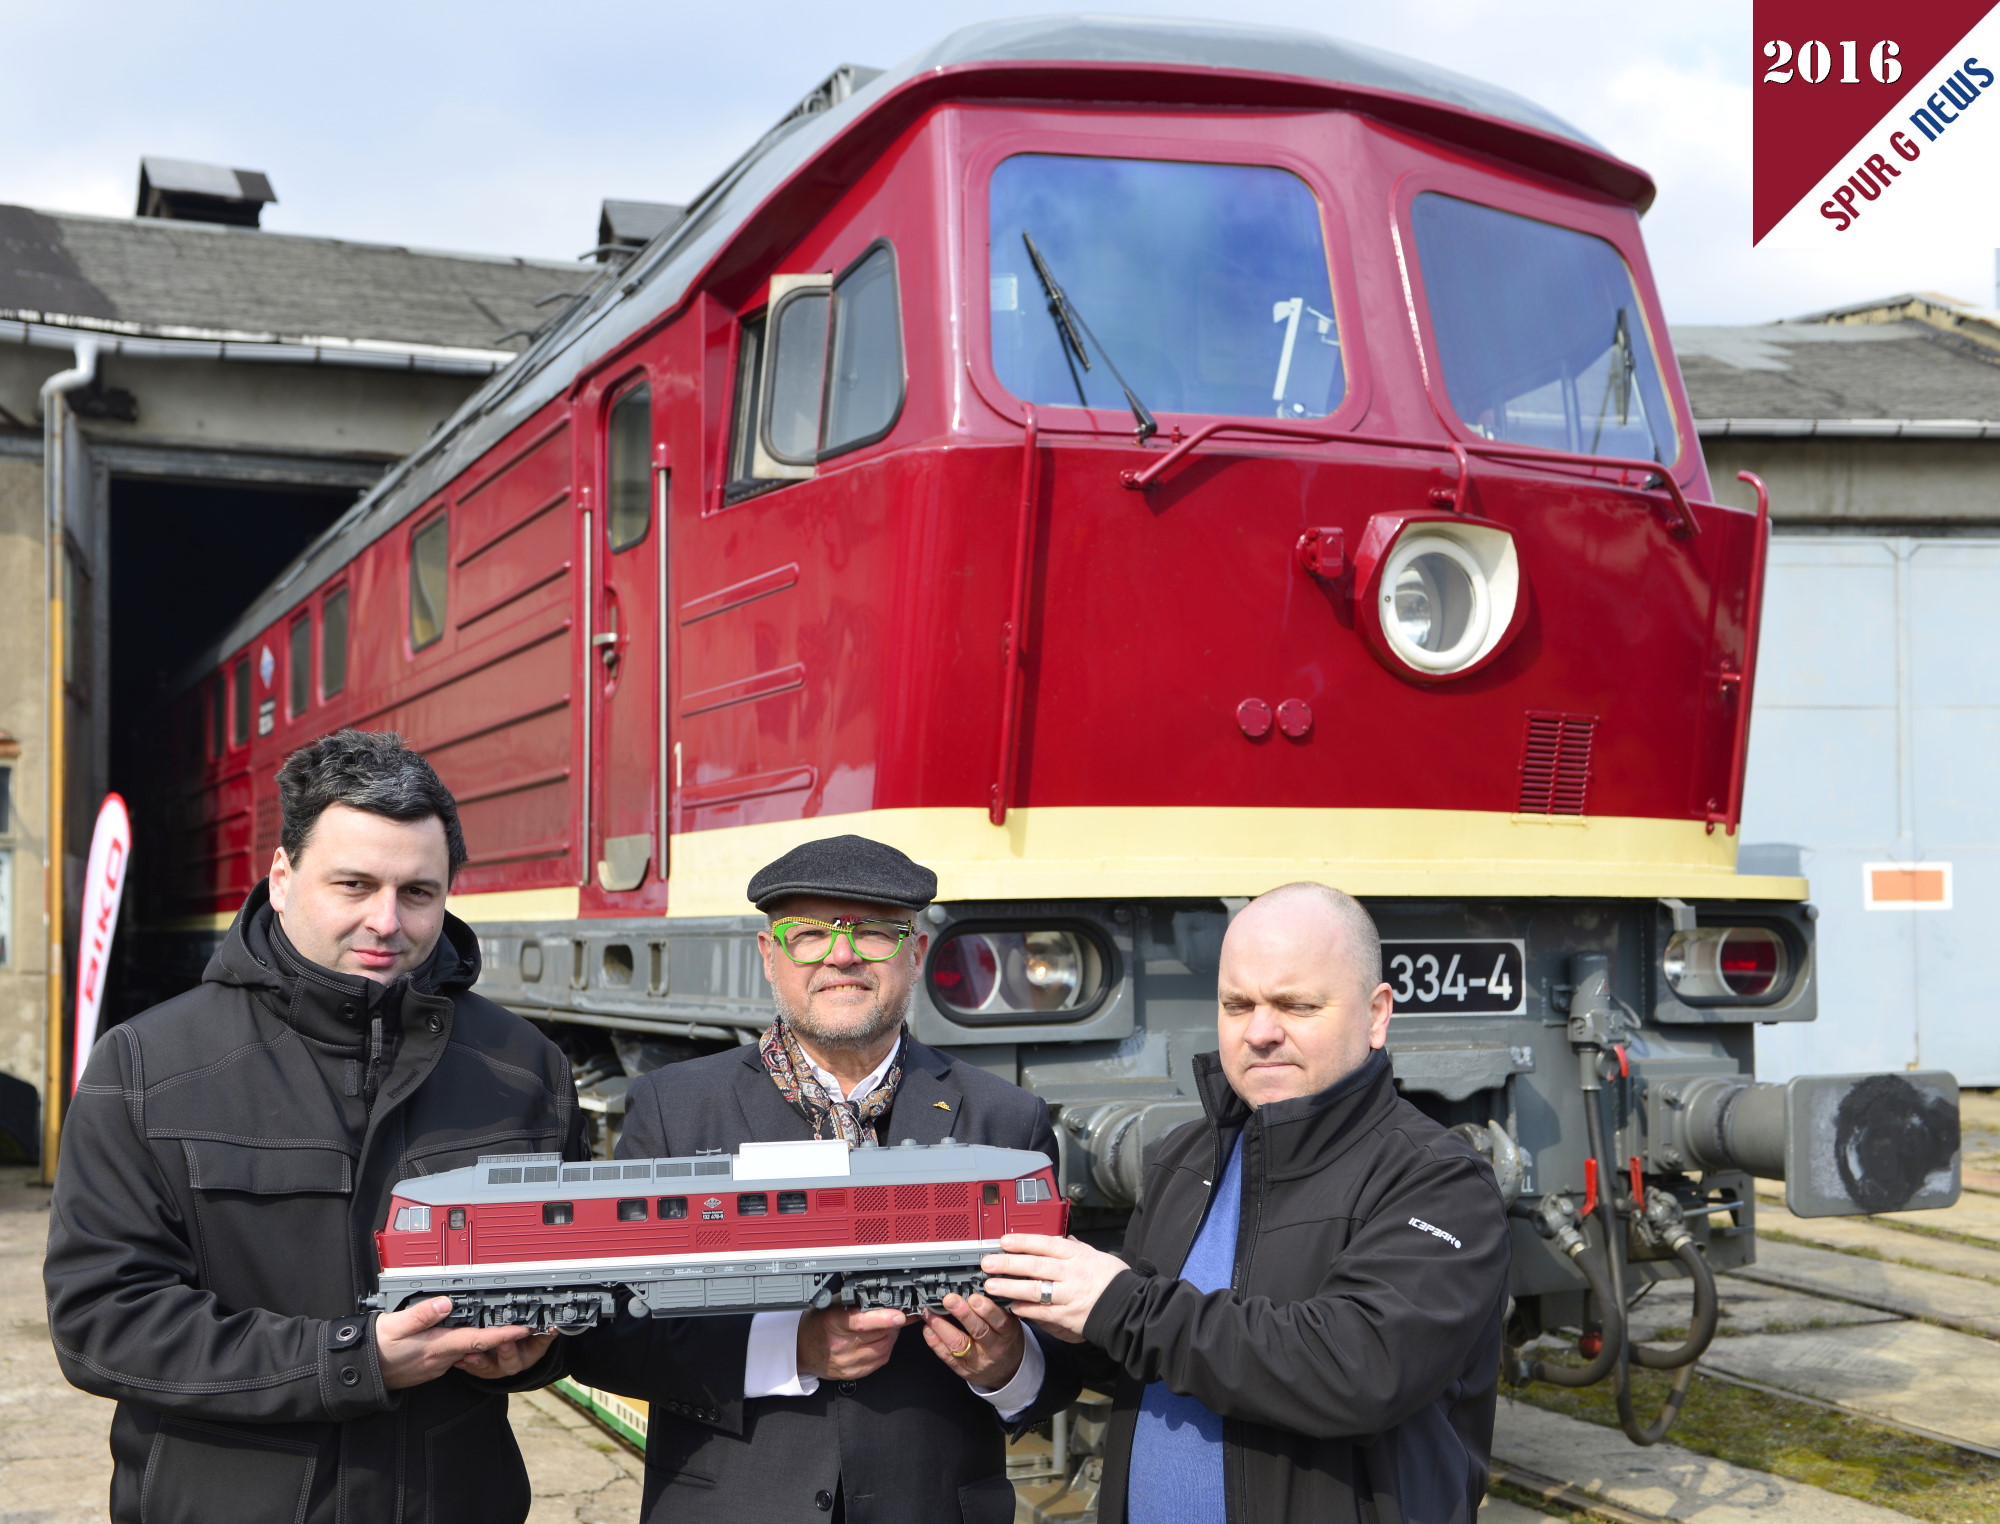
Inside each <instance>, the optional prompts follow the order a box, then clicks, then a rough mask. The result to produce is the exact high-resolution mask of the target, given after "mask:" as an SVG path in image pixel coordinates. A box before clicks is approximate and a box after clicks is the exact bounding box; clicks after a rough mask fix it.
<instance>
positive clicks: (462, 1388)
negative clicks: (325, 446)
mask: <svg viewBox="0 0 2000 1524" xmlns="http://www.w3.org/2000/svg"><path fill="white" fill-rule="evenodd" d="M278 794H279V801H280V804H281V807H282V810H283V827H282V832H281V835H280V838H279V840H280V843H281V844H280V846H279V848H278V850H277V853H276V854H275V856H274V857H273V859H272V862H271V872H270V877H269V878H268V879H267V880H265V881H264V882H263V883H260V884H258V885H257V887H256V888H255V889H253V890H252V891H251V893H250V897H249V899H248V900H247V901H246V902H245V903H244V906H243V908H242V910H241V911H240V912H238V914H237V917H236V922H235V924H234V925H233V926H232V927H231V928H230V930H229V934H228V936H227V937H226V938H225V940H224V941H223V944H222V947H221V948H220V950H218V951H217V953H216V954H215V956H214V958H212V959H211V960H210V962H209V965H208V969H207V971H206V972H205V973H204V975H203V976H202V983H201V984H200V986H199V987H197V988H196V989H193V990H191V991H189V992H188V993H187V994H185V995H182V996H180V997H178V998H177V999H174V1000H170V1001H168V1002H166V1003H165V1004H164V1005H160V1006H156V1007H155V1008H154V1009H152V1010H150V1011H147V1012H145V1013H144V1014H142V1015H140V1016H137V1017H135V1018H133V1019H132V1020H131V1021H129V1022H126V1023H125V1024H123V1025H122V1026H116V1027H113V1028H112V1029H111V1030H110V1031H109V1032H108V1033H106V1034H105V1036H104V1038H103V1039H102V1040H101V1041H100V1042H99V1043H98V1045H97V1048H96V1050H95V1052H94V1053H93V1054H92V1055H91V1058H90V1063H89V1066H88V1067H87V1068H86V1069H85V1071H84V1074H83V1082H82V1084H81V1085H80V1086H79V1087H78V1090H77V1095H76V1101H75V1104H74V1106H73V1108H72V1109H71V1112H70V1115H69V1119H68V1122H67V1124H66V1126H65V1129H64V1132H63V1151H62V1160H61V1167H60V1169H59V1171H58V1173H57V1178H56V1189H55V1200H54V1205H53V1209H52V1211H51V1214H50V1221H49V1250H48V1258H47V1261H46V1267H45V1272H44V1273H45V1277H46V1281H47V1287H48V1295H49V1329H50V1334H51V1337H52V1338H53V1339H54V1341H55V1346H56V1355H57V1358H58V1359H59V1360H60V1362H61V1364H62V1368H63V1374H64V1375H66V1376H67V1377H68V1378H69V1379H70V1380H71V1381H72V1382H74V1383H75V1384H76V1385H77V1386H79V1387H82V1388H83V1389H84V1390H85V1391H88V1392H95V1393H97V1394H98V1395H99V1396H103V1397H110V1398H114V1399H116V1401H117V1403H118V1409H117V1412H116V1414H115V1415H114V1417H113V1418H112V1422H111V1451H112V1457H113V1461H114V1470H113V1473H112V1481H111V1508H110V1517H111V1518H112V1519H113V1520H116V1521H119V1524H128V1521H129V1524H138V1521H139V1520H140V1519H141V1518H142V1517H143V1518H144V1519H146V1520H149V1521H150V1520H159V1519H166V1518H173V1519H205V1520H207V1519H218V1520H219V1519H244V1520H250V1519H256V1520H265V1519H269V1520H280V1519H283V1520H290V1521H293V1524H335V1521H337V1520H338V1521H350V1520H351V1521H359V1520H375V1519H381V1520H388V1519H400V1518H404V1517H406V1516H414V1515H415V1514H419V1513H420V1514H421V1515H422V1516H423V1517H424V1518H426V1519H428V1520H431V1521H435V1524H444V1521H448V1520H450V1521H462V1524H495V1521H501V1524H506V1521H519V1520H521V1519H524V1518H526V1516H527V1513H528V1504H529V1489H528V1480H527V1473H526V1470H525V1469H524V1467H523V1466H522V1463H521V1457H520V1452H519V1451H518V1450H517V1449H516V1447H515V1444H514V1437H513V1432H512V1429H511V1428H510V1427H509V1425H508V1422H507V1399H506V1395H505V1394H506V1393H507V1392H508V1391H510V1390H522V1389H525V1388H527V1387H531V1386H537V1385H540V1384H542V1383H543V1382H544V1381H546V1380H547V1379H549V1377H550V1375H551V1374H552V1372H553V1370H554V1366H555V1361H554V1358H553V1356H552V1355H551V1354H550V1352H549V1349H548V1343H549V1338H550V1337H552V1336H544V1337H542V1338H529V1337H528V1335H527V1330H526V1329H525V1328H518V1327H517V1328H485V1329H477V1328H472V1329H448V1328H441V1327H439V1326H438V1324H439V1323H440V1321H441V1320H442V1319H443V1318H444V1316H445V1315H446V1314H447V1313H448V1312H449V1311H450V1310H451V1303H450V1302H449V1301H448V1300H447V1299H445V1298H443V1297H436V1298H432V1299H431V1300H430V1301H428V1302H425V1303H422V1304H419V1305H418V1306H415V1307H412V1308H408V1309H405V1310H402V1311H397V1312H389V1313H381V1314H375V1313H369V1314H359V1313H357V1312H356V1311H355V1308H356V1306H357V1303H358V1300H359V1298H360V1297H361V1296H362V1295H364V1294H366V1293H368V1292H370V1291H372V1290H373V1289H374V1285H375V1275H376V1270H377V1265H376V1261H375V1251H374V1244H373V1242H372V1234H373V1232H374V1231H375V1230H376V1229H377V1228H379V1227H381V1225H382V1221H383V1216H384V1213H385V1212H386V1210H387V1207H388V1202H389V1195H390V1190H391V1187H392V1186H393V1185H394V1184H395V1182H396V1181H398V1180H401V1179H404V1178H407V1177H408V1176H410V1175H418V1174H436V1173H438V1172H440V1171H443V1170H449V1169H454V1168H456V1167H458V1166H460V1165H464V1164H470V1163H472V1162H473V1161H474V1159H476V1158H477V1157H478V1156H479V1155H481V1154H489V1153H515V1152H519V1153H537V1152H549V1153H555V1152H561V1153H564V1154H566V1155H568V1156H569V1157H572V1158H582V1157H584V1156H585V1155H586V1153H587V1150H586V1149H585V1147H584V1144H583V1131H582V1126H581V1118H580V1116H579V1113H578V1110H577V1105H576V1091H575V1087H574V1084H573V1082H572V1080H571V1078H570V1073H569V1066H568V1064H567V1062H566V1061H565V1060H564V1059H563V1056H562V1054H561V1053H560V1052H558V1051H557V1049H556V1048H555V1046H554V1045H553V1044H552V1043H550V1042H549V1041H548V1040H547V1039H546V1038H544V1037H542V1036H541V1035H540V1034H539V1033H538V1032H536V1031H535V1029H534V1028H533V1027H531V1026H529V1025H528V1023H527V1022H525V1021H522V1020H520V1019H519V1018H518V1017H515V1016H513V1015H510V1014H509V1013H508V1012H506V1011H504V1010H502V1009H501V1008H500V1007H499V1006H497V1005H494V1004H493V1003H492V1002H490V1001H488V1000H485V999H482V998H481V997H480V996H478V995H476V994H473V993H472V989H471V986H472V984H473V982H474V981H475V980H476V979H477V978H478V976H479V942H478V939H477V938H476V937H475V936H474V935H473V933H472V932H471V930H470V929H469V928H468V927H467V926H466V925H465V924H464V923H463V922H461V921H459V920H457V919H456V918H454V917H452V916H451V915H449V914H447V913H446V911H445V895H446V893H447V891H448V890H449V888H450V886H451V881H452V878H453V876H454V875H455V874H456V872H457V870H458V868H459V865H460V864H461V863H463V862H464V861H465V842H464V838H463V837H462V835H461V834H460V831H459V825H458V809H457V806H456V805H455V804H454V802H453V800H452V797H451V794H450V793H449V791H447V790H446V788H445V786H444V785H443V784H442V783H441V782H439V781H438V777H437V774H436V773H435V772H433V771H432V770H431V767H430V764H429V763H427V762H425V761H424V759H423V758H422V757H420V756H418V755H417V754H416V753H415V752H413V751H410V750H409V749H408V748H406V747H405V746H404V745H403V744H402V742H401V740H400V739H399V738H398V737H396V736H394V735H390V734H385V733H377V734H370V733H365V732H361V731H353V730H344V731H341V732H339V733H337V734H335V735H330V736H326V737H324V738H323V739H321V740H319V741H316V742H314V743H313V744H312V745H310V746H307V747H304V748H302V749H301V750H299V751H297V752H295V753H293V754H292V756H291V757H290V758H289V759H287V761H286V762H285V765H284V768H283V769H282V771H280V773H279V775H278Z"/></svg>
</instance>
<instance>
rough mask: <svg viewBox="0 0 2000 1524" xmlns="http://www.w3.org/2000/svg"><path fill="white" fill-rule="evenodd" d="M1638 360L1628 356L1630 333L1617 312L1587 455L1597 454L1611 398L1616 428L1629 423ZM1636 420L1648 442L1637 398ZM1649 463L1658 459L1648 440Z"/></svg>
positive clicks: (1650, 423)
mask: <svg viewBox="0 0 2000 1524" xmlns="http://www.w3.org/2000/svg"><path fill="white" fill-rule="evenodd" d="M1638 374H1639V358H1638V356H1637V355H1635V354H1634V353H1633V352H1632V330H1631V329H1630V328H1629V327H1628V326H1627V324H1626V319H1625V309H1624V308H1623V307H1620V308H1619V309H1618V321H1617V322H1616V323H1615V324H1613V325H1612V329H1611V359H1610V362H1609V364H1608V365H1607V366H1606V368H1605V376H1604V396H1603V397H1602V398H1601V399H1599V401H1598V404H1597V424H1596V427H1595V428H1594V429H1592V430H1591V435H1590V453H1591V454H1592V455H1595V454H1596V453H1597V442H1598V440H1600V439H1602V438H1603V437H1604V420H1605V418H1606V417H1607V416H1608V415H1609V413H1610V411H1611V394H1612V393H1613V392H1614V391H1615V392H1617V394H1618V426H1619V427H1620V428H1625V427H1627V426H1628V425H1629V424H1630V423H1631V421H1632V402H1633V400H1634V399H1633V385H1634V383H1635V381H1636V380H1637V379H1638ZM1638 402H1639V416H1640V417H1641V418H1642V419H1644V421H1645V424H1646V437H1647V438H1648V439H1652V436H1653V420H1652V419H1650V418H1647V417H1646V400H1645V398H1643V397H1641V398H1639V399H1638ZM1652 442H1653V459H1654V460H1658V459H1659V458H1660V442H1659V441H1658V440H1657V439H1652Z"/></svg>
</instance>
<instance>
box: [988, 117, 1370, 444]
mask: <svg viewBox="0 0 2000 1524" xmlns="http://www.w3.org/2000/svg"><path fill="white" fill-rule="evenodd" d="M988 219H989V220H988V230H987V231H988V239H989V243H988V248H989V251H990V253H989V260H990V263H989V266H988V273H989V277H990V279H989V294H988V302H989V307H990V311H991V330H990V331H991V335H992V346H993V371H994V374H995V375H996V376H997V377H998V378H999V380H1000V383H1001V384H1002V385H1003V386H1005V387H1006V388H1007V389H1008V390H1009V391H1010V392H1012V393H1013V394H1014V395H1015V396H1017V397H1020V398H1022V399H1023V400H1025V401H1028V402H1033V403H1037V404H1044V405H1054V406H1064V405H1067V406H1070V407H1079V406H1081V407H1091V408H1102V409H1105V410H1107V411H1114V412H1117V413H1121V414H1122V413H1125V412H1126V411H1127V409H1128V406H1129V404H1128V403H1127V401H1126V397H1125V393H1124V390H1123V389H1122V388H1121V387H1120V385H1119V383H1118V380H1117V377H1116V376H1114V375H1113V370H1114V368H1115V370H1116V371H1117V372H1118V373H1119V374H1122V375H1123V376H1124V378H1125V380H1126V382H1127V383H1128V384H1129V385H1130V386H1131V388H1132V391H1133V393H1134V394H1135V395H1137V397H1138V398H1139V400H1140V401H1141V402H1143V403H1144V404H1145V405H1146V407H1147V408H1148V409H1150V410H1152V411H1154V412H1161V411H1165V412H1175V413H1211V414H1222V415H1227V416H1236V417H1259V418H1272V417H1277V418H1324V417H1326V416H1327V415H1328V414H1330V413H1332V412H1333V411H1334V409H1335V408H1337V407H1338V406H1339V405H1340V401H1341V398H1342V397H1343V396H1345V395H1346V391H1347V379H1346V368H1345V366H1344V365H1343V363H1342V360H1341V348H1340V327H1339V324H1338V323H1337V322H1336V321H1335V320H1334V311H1333V281H1332V276H1331V274H1330V273H1329V266H1328V264H1327V251H1326V235H1325V232H1324V230H1323V225H1322V219H1321V216H1320V208H1319V202H1318V200H1317V199H1316V198H1315V197H1314V195H1313V192H1312V190H1311V188H1310V187H1308V186H1307V185H1306V183H1305V182H1304V181H1303V180H1301V179H1299V177H1298V176H1297V175H1294V174H1292V173H1290V172H1289V171H1286V170H1282V169H1274V168H1270V167H1267V166H1260V165H1254V164H1191V163H1177V162H1171V161H1165V160H1153V159H1098V158H1084V157H1078V156H1070V155H1059V154H1017V155H1015V156H1014V157H1013V158H1010V159H1006V160H1003V161H1002V162H1001V163H1000V165H999V166H998V167H997V168H995V170H994V171H993V179H992V183H991V186H990V188H989V195H988ZM1057 289H1059V290H1060V291H1061V292H1062V293H1063V295H1064V296H1065V297H1066V298H1067V307H1066V310H1065V312H1064V313H1062V314H1060V315H1059V314H1058V313H1056V312H1052V311H1051V310H1050V302H1051V301H1052V300H1053V294H1054V291H1055V290H1057ZM1086 360H1087V361H1088V362H1089V363H1088V364H1086V363H1084V362H1085V361H1086Z"/></svg>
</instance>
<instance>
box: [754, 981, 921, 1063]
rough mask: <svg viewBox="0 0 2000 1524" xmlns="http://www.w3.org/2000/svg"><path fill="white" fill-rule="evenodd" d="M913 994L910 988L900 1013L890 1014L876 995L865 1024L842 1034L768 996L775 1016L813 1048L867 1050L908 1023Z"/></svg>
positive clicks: (775, 994)
mask: <svg viewBox="0 0 2000 1524" xmlns="http://www.w3.org/2000/svg"><path fill="white" fill-rule="evenodd" d="M916 994H917V992H916V990H915V989H914V988H913V989H912V990H911V991H910V993H909V994H908V995H907V996H905V997H904V1000H903V1005H902V1008H901V1009H900V1010H891V1009H889V1007H888V1006H887V1005H885V1004H884V1003H883V1001H882V999H881V996H880V994H879V993H878V994H877V996H876V999H875V1002H874V1004H873V1005H872V1006H870V1007H869V1011H868V1019H867V1021H865V1022H864V1023H862V1025H860V1026H859V1027H853V1028H850V1029H848V1030H845V1031H831V1030H829V1029H828V1028H826V1027H823V1026H821V1025H820V1023H819V1022H818V1021H817V1020H815V1019H814V1018H813V1017H812V1016H811V1015H809V1014H808V1013H807V1012H806V1011H805V1010H803V1009H801V1008H797V1007H794V1006H793V1005H792V1004H791V1002H790V1001H789V1000H787V999H786V998H785V996H783V995H781V994H779V993H778V992H777V991H776V990H773V991H772V992H771V1002H772V1004H773V1005H775V1006H776V1007H777V1008H778V1014H779V1015H780V1016H782V1017H784V1018H785V1024H786V1025H787V1026H789V1027H790V1028H791V1029H792V1030H793V1031H794V1032H797V1033H798V1034H799V1035H800V1036H802V1037H804V1038H805V1040H806V1041H807V1042H809V1043H812V1044H813V1045H814V1046H815V1047H819V1048H827V1049H831V1048H866V1047H868V1046H870V1045H871V1044H873V1043H876V1042H879V1041H880V1040H881V1039H882V1038H883V1037H885V1036H886V1035H887V1034H889V1033H891V1032H893V1031H895V1030H896V1029H897V1028H898V1027H900V1026H902V1024H903V1023H904V1022H905V1021H906V1020H908V1018H909V1014H910V1004H911V1002H912V1001H914V1000H915V999H916Z"/></svg>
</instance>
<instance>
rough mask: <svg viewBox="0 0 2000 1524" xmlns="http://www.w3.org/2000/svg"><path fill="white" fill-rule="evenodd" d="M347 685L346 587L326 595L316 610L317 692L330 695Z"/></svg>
mask: <svg viewBox="0 0 2000 1524" xmlns="http://www.w3.org/2000/svg"><path fill="white" fill-rule="evenodd" d="M346 686H347V589H346V588H344V587H343V588H339V589H337V590H336V591H334V592H331V593H328V594H327V595H326V602H325V603H323V604H322V605H321V606H320V614H319V696H320V697H321V698H323V699H330V698H332V697H333V696H334V695H335V694H336V693H338V692H340V690H341V689H343V688H345V687H346Z"/></svg>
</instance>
